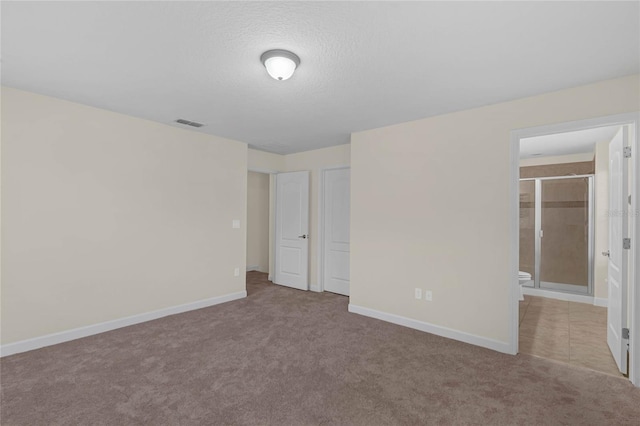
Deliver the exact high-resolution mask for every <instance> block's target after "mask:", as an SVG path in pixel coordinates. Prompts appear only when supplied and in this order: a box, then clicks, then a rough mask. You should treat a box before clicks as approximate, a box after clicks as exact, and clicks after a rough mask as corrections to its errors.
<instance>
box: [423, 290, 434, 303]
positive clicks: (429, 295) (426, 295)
mask: <svg viewBox="0 0 640 426" xmlns="http://www.w3.org/2000/svg"><path fill="white" fill-rule="evenodd" d="M424 300H426V301H427V302H431V301H432V300H433V293H432V292H431V290H425V292H424Z"/></svg>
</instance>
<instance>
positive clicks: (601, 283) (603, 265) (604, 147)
mask: <svg viewBox="0 0 640 426" xmlns="http://www.w3.org/2000/svg"><path fill="white" fill-rule="evenodd" d="M610 142H611V141H603V142H598V143H597V144H596V175H595V178H594V181H595V183H594V186H595V188H594V192H595V203H596V206H595V208H596V211H595V238H594V251H595V254H594V265H593V269H594V273H593V295H594V296H595V297H597V298H600V299H607V298H608V297H609V294H608V287H607V269H608V267H609V262H608V258H606V257H604V256H602V252H603V251H607V250H609V215H608V214H607V212H608V211H609V143H610Z"/></svg>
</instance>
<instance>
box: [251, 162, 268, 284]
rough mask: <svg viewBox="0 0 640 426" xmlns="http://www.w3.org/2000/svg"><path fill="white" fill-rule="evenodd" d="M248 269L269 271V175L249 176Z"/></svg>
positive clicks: (255, 174) (256, 174)
mask: <svg viewBox="0 0 640 426" xmlns="http://www.w3.org/2000/svg"><path fill="white" fill-rule="evenodd" d="M247 270H255V271H260V272H269V175H268V174H265V173H255V172H249V174H248V176H247Z"/></svg>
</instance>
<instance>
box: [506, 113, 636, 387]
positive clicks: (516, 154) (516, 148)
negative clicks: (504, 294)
mask: <svg viewBox="0 0 640 426" xmlns="http://www.w3.org/2000/svg"><path fill="white" fill-rule="evenodd" d="M615 125H630V126H631V130H632V135H631V137H630V145H631V147H632V148H631V150H632V155H631V162H630V172H631V176H632V178H631V187H630V188H629V191H630V193H631V194H637V193H638V190H639V189H640V142H639V132H640V113H639V112H633V113H626V114H617V115H610V116H604V117H597V118H591V119H586V120H577V121H570V122H564V123H557V124H551V125H545V126H537V127H529V128H523V129H515V130H512V131H511V132H510V141H509V151H510V161H509V162H510V173H509V175H510V179H509V204H510V208H509V210H510V213H509V227H510V232H509V235H510V244H509V246H510V250H509V251H510V256H509V275H508V281H507V282H508V283H510V284H509V297H510V302H511V303H510V309H509V314H510V321H509V342H508V343H509V353H511V354H512V355H515V354H517V353H518V334H519V327H518V323H519V314H518V312H519V303H520V301H519V299H520V284H519V283H518V264H519V238H520V228H519V220H518V211H519V203H518V194H519V182H520V139H522V138H527V137H533V136H545V135H549V134H554V133H562V132H569V131H576V130H585V129H591V128H594V127H604V126H615ZM639 207H640V203H639V202H638V200H637V197H631V212H632V215H633V216H634V220H632V221H631V226H630V229H629V236H630V237H631V253H630V258H631V259H630V262H629V269H630V274H629V276H630V279H629V283H628V301H629V310H630V318H631V321H630V323H631V325H633V324H640V285H639V283H638V281H639V278H640V273H639V272H640V271H637V270H636V268H635V265H640V249H638V242H640V211H639V210H638V208H639ZM630 333H631V336H630V339H629V358H630V368H629V379H630V380H631V382H632V383H633V384H634V385H635V386H638V387H640V327H630Z"/></svg>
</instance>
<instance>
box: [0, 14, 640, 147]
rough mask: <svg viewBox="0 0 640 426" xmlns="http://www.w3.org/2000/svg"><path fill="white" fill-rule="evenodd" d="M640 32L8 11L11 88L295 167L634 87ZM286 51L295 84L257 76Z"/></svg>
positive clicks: (6, 59)
mask: <svg viewBox="0 0 640 426" xmlns="http://www.w3.org/2000/svg"><path fill="white" fill-rule="evenodd" d="M639 19H640V18H639V4H638V2H626V3H613V2H603V3H600V2H560V3H547V2H545V3H524V2H471V3H460V2H449V3H442V2H408V3H400V2H392V3H382V2H304V3H280V2H278V3H275V2H259V3H246V2H102V3H101V2H69V3H66V2H64V3H58V2H43V3H35V2H15V3H14V2H6V1H3V2H2V82H3V84H6V85H8V86H13V87H16V88H20V89H25V90H30V91H34V92H38V93H42V94H45V95H50V96H55V97H59V98H63V99H68V100H71V101H75V102H80V103H84V104H87V105H92V106H96V107H100V108H106V109H109V110H113V111H117V112H121V113H124V114H129V115H133V116H137V117H141V118H146V119H149V120H154V121H158V122H162V123H172V122H173V120H175V119H177V118H184V119H187V120H191V121H197V122H201V123H204V124H206V126H205V127H202V128H200V129H198V130H194V131H200V132H206V133H211V134H215V135H219V136H223V137H228V138H232V139H237V140H240V141H244V142H247V143H249V144H250V145H251V146H253V147H256V148H258V149H263V150H266V151H271V152H277V153H291V152H299V151H305V150H309V149H315V148H322V147H326V146H331V145H338V144H344V143H348V142H349V135H350V133H351V132H354V131H360V130H366V129H370V128H375V127H380V126H385V125H389V124H394V123H399V122H404V121H409V120H414V119H418V118H423V117H427V116H432V115H437V114H442V113H446V112H451V111H456V110H462V109H467V108H471V107H476V106H481V105H487V104H491V103H496V102H501V101H506V100H510V99H516V98H520V97H524V96H529V95H534V94H538V93H543V92H549V91H553V90H558V89H563V88H567V87H573V86H578V85H582V84H586V83H590V82H593V81H597V80H603V79H608V78H614V77H619V76H623V75H629V74H633V73H637V72H639V51H640V25H639ZM276 48H277V49H289V50H291V51H293V52H295V53H296V54H298V55H299V56H300V58H301V61H302V63H301V65H300V67H299V69H298V71H297V72H296V73H295V74H294V76H293V77H292V78H291V79H290V80H287V81H285V82H278V81H275V80H273V79H271V78H270V77H269V76H268V75H267V73H266V71H265V69H264V68H263V66H262V64H261V63H260V59H259V58H260V55H261V54H262V53H263V52H264V51H266V50H269V49H276ZM174 125H176V126H179V125H178V124H174ZM461 125H463V124H461Z"/></svg>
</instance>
